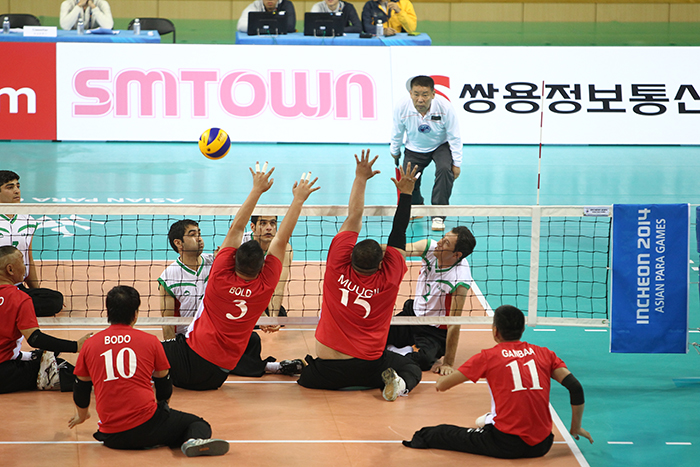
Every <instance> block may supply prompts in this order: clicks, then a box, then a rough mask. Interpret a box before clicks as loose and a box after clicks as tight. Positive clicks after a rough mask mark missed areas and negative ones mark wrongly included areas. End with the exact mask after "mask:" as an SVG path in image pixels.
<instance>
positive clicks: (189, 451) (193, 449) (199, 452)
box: [180, 438, 228, 457]
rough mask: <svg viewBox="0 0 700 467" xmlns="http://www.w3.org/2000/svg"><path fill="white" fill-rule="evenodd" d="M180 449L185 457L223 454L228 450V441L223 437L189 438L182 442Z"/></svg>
mask: <svg viewBox="0 0 700 467" xmlns="http://www.w3.org/2000/svg"><path fill="white" fill-rule="evenodd" d="M180 449H181V450H182V453H183V454H184V455H186V456H187V457H198V456H223V455H224V454H226V453H227V452H228V441H224V440H223V439H202V438H199V439H190V440H187V441H185V442H184V443H182V446H181V447H180Z"/></svg>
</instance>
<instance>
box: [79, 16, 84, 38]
mask: <svg viewBox="0 0 700 467" xmlns="http://www.w3.org/2000/svg"><path fill="white" fill-rule="evenodd" d="M78 34H85V23H83V20H82V18H81V19H78Z"/></svg>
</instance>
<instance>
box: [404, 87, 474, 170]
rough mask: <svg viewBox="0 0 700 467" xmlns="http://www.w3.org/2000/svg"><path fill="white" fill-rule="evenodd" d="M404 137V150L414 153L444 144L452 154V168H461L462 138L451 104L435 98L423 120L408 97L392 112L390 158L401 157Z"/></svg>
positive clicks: (440, 97) (431, 149)
mask: <svg viewBox="0 0 700 467" xmlns="http://www.w3.org/2000/svg"><path fill="white" fill-rule="evenodd" d="M404 134H405V135H406V148H407V149H410V150H411V151H414V152H423V153H425V152H431V151H434V150H435V149H436V148H437V147H438V146H440V145H441V144H442V143H444V142H445V141H447V142H448V143H449V144H450V151H451V152H452V165H454V166H455V167H461V166H462V137H461V136H460V135H459V122H458V121H457V116H456V115H455V112H454V110H453V109H452V105H451V104H450V102H449V101H448V100H447V99H445V98H444V97H442V96H439V95H435V98H434V99H433V101H432V102H431V104H430V110H429V111H428V112H427V113H426V114H425V117H424V116H422V115H421V114H420V113H419V112H418V111H417V110H416V108H415V107H414V105H413V101H412V100H411V97H410V96H408V97H407V98H406V99H404V100H403V101H402V102H401V103H400V104H399V105H397V106H396V108H395V109H394V122H393V125H392V132H391V148H390V151H391V154H400V153H401V144H402V143H403V142H404V141H403V140H404Z"/></svg>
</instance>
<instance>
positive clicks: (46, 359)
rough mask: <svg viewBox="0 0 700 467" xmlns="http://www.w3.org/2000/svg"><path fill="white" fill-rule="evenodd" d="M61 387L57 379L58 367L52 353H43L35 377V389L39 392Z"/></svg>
mask: <svg viewBox="0 0 700 467" xmlns="http://www.w3.org/2000/svg"><path fill="white" fill-rule="evenodd" d="M60 385H61V381H60V379H59V377H58V365H57V364H56V357H55V356H54V354H53V352H47V351H44V353H43V355H42V356H41V363H40V364H39V373H38V374H37V376H36V387H37V389H39V390H41V391H46V390H47V389H48V390H50V389H56V388H59V387H60Z"/></svg>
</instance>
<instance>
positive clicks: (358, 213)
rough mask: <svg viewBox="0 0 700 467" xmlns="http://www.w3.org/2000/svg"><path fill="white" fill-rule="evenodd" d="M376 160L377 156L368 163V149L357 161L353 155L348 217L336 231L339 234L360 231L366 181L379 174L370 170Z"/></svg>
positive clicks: (377, 171)
mask: <svg viewBox="0 0 700 467" xmlns="http://www.w3.org/2000/svg"><path fill="white" fill-rule="evenodd" d="M378 158H379V156H374V159H372V160H371V161H370V160H369V149H368V150H367V152H366V153H365V151H364V150H363V151H362V155H361V156H360V158H359V159H358V158H357V154H355V162H356V164H357V166H356V167H355V181H354V182H353V183H352V189H351V190H350V201H348V217H347V219H345V222H343V225H342V226H341V227H340V230H338V232H339V233H340V232H345V231H346V230H349V231H351V232H357V233H359V232H360V230H361V229H362V214H363V213H364V211H365V188H366V187H367V180H369V179H370V178H372V177H374V176H375V175H377V174H378V173H380V172H379V170H372V165H374V163H375V162H376V161H377V159H378Z"/></svg>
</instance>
